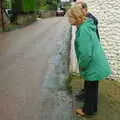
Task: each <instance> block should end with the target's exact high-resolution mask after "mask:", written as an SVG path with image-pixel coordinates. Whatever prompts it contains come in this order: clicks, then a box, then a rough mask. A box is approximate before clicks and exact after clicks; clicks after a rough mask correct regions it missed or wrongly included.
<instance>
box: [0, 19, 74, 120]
mask: <svg viewBox="0 0 120 120" xmlns="http://www.w3.org/2000/svg"><path fill="white" fill-rule="evenodd" d="M69 28H70V26H69V24H68V21H67V19H66V18H65V17H57V18H56V17H53V18H48V19H44V20H38V21H37V22H35V23H33V24H31V25H29V26H26V27H24V28H21V29H18V30H15V31H11V32H5V33H0V120H70V119H71V115H72V100H71V98H70V97H69V96H68V95H67V92H66V89H65V83H64V79H65V77H66V76H67V74H68V66H67V65H68V61H66V60H68V59H67V57H68V51H67V50H68V49H66V48H68V41H69V40H70V31H69Z"/></svg>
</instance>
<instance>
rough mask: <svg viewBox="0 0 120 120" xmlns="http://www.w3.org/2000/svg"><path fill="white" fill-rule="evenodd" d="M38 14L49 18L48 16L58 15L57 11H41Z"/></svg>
mask: <svg viewBox="0 0 120 120" xmlns="http://www.w3.org/2000/svg"><path fill="white" fill-rule="evenodd" d="M38 16H39V17H42V18H48V17H52V16H56V11H45V12H41V13H39V14H38Z"/></svg>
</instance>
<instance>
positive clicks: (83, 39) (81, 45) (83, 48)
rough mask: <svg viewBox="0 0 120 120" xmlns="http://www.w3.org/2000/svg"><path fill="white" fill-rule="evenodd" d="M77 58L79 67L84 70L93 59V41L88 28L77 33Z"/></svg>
mask: <svg viewBox="0 0 120 120" xmlns="http://www.w3.org/2000/svg"><path fill="white" fill-rule="evenodd" d="M76 39H77V41H78V42H77V59H78V63H79V67H80V69H81V70H84V69H86V68H87V67H88V65H89V63H90V61H91V59H92V41H91V36H90V33H89V31H88V30H87V28H83V29H81V30H80V32H79V35H77V38H76Z"/></svg>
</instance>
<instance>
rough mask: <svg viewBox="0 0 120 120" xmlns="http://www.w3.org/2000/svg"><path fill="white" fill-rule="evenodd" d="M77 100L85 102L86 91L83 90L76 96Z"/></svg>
mask: <svg viewBox="0 0 120 120" xmlns="http://www.w3.org/2000/svg"><path fill="white" fill-rule="evenodd" d="M75 99H76V100H77V101H84V100H85V89H82V90H81V91H80V92H79V93H78V94H77V95H76V96H75Z"/></svg>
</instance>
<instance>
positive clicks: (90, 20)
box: [78, 18, 97, 31]
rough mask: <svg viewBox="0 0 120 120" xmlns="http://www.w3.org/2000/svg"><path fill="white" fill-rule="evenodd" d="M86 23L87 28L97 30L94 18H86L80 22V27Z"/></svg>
mask: <svg viewBox="0 0 120 120" xmlns="http://www.w3.org/2000/svg"><path fill="white" fill-rule="evenodd" d="M84 25H85V26H87V28H90V29H91V30H93V31H96V29H97V28H96V26H95V24H94V22H93V20H92V19H90V18H88V19H86V20H85V22H84V23H83V24H80V26H79V28H80V27H82V26H84ZM79 28H78V29H79Z"/></svg>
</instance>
